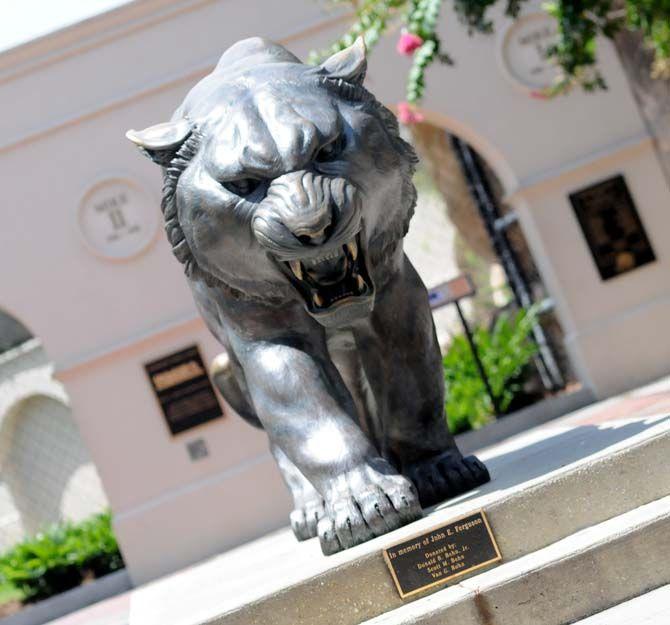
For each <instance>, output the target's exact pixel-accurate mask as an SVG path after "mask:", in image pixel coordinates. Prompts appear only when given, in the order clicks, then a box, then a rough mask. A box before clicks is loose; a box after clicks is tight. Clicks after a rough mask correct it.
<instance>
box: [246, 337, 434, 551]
mask: <svg viewBox="0 0 670 625" xmlns="http://www.w3.org/2000/svg"><path fill="white" fill-rule="evenodd" d="M235 348H236V351H237V353H238V357H239V358H240V362H241V363H242V366H243V368H244V371H245V376H246V379H247V383H248V387H249V391H250V394H251V397H252V400H253V404H254V407H255V409H256V413H257V415H258V417H259V419H260V420H261V422H262V424H263V427H264V428H265V430H266V431H267V432H268V435H269V437H270V440H271V443H272V446H273V447H275V448H277V449H278V450H280V452H281V454H283V455H285V456H286V458H287V459H289V460H290V462H291V463H292V464H293V465H294V466H295V467H296V468H297V469H298V470H299V472H300V474H301V475H302V476H304V477H305V478H306V479H307V481H308V482H309V483H310V484H312V485H313V486H314V488H315V490H316V491H317V492H318V493H319V494H320V495H321V497H322V498H323V501H324V503H325V506H324V515H323V516H322V517H321V518H320V519H319V521H318V524H317V532H318V535H319V540H320V542H321V548H322V550H323V552H324V553H325V554H331V553H335V552H337V551H341V550H342V549H347V548H349V547H353V546H354V545H357V544H359V543H362V542H365V541H366V540H369V539H371V538H374V537H375V536H380V535H381V534H384V533H386V532H389V531H391V530H394V529H396V528H398V527H400V526H402V525H405V524H407V523H410V522H412V521H414V520H416V519H417V518H419V517H421V515H422V512H421V507H420V506H419V499H418V494H417V491H416V489H415V488H414V486H413V484H412V483H411V482H410V481H409V480H408V479H406V478H405V477H403V476H402V475H400V474H399V473H398V472H397V471H396V470H395V469H394V468H393V467H392V466H391V465H390V464H389V463H388V462H387V461H386V460H384V459H383V458H381V457H380V455H379V453H378V452H377V450H376V449H375V448H374V447H373V445H372V444H371V443H370V441H369V440H368V439H367V438H366V436H365V435H364V434H363V432H362V431H361V429H360V428H359V426H358V424H357V422H356V421H357V420H356V412H355V407H354V403H353V400H352V398H351V396H350V394H349V392H348V390H347V389H346V387H345V385H344V383H343V381H342V378H341V377H340V375H339V373H338V372H337V369H336V368H335V366H334V365H333V364H332V362H331V361H330V359H329V357H328V353H327V350H326V346H325V341H321V340H317V339H314V338H313V337H311V338H310V339H309V340H307V341H305V340H304V338H303V339H298V338H296V337H295V336H293V337H291V338H290V339H289V338H286V339H283V340H278V339H275V340H273V341H257V342H247V341H240V340H237V341H236V345H235Z"/></svg>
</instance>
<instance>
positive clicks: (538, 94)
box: [530, 91, 549, 100]
mask: <svg viewBox="0 0 670 625" xmlns="http://www.w3.org/2000/svg"><path fill="white" fill-rule="evenodd" d="M530 97H531V98H535V99H536V100H548V99H549V95H548V94H547V93H546V92H544V91H531V92H530Z"/></svg>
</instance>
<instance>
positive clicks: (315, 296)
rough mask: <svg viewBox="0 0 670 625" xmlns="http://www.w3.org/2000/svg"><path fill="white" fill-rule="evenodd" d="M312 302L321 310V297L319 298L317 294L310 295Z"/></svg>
mask: <svg viewBox="0 0 670 625" xmlns="http://www.w3.org/2000/svg"><path fill="white" fill-rule="evenodd" d="M312 301H313V302H314V303H315V304H316V305H317V306H318V307H319V308H321V307H322V306H323V297H321V296H320V295H319V294H318V293H312Z"/></svg>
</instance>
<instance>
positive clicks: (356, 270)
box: [281, 232, 374, 319]
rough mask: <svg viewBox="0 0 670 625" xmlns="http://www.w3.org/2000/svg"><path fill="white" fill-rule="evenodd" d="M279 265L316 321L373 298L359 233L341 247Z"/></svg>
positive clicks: (330, 248)
mask: <svg viewBox="0 0 670 625" xmlns="http://www.w3.org/2000/svg"><path fill="white" fill-rule="evenodd" d="M281 264H282V265H283V266H284V269H285V273H286V274H287V275H288V277H289V280H290V281H291V283H292V284H293V286H294V287H295V288H296V289H297V290H298V292H299V293H300V295H301V296H302V297H303V299H304V300H305V303H306V305H307V310H308V312H309V313H310V314H311V315H313V316H314V317H316V318H317V319H320V318H321V317H323V316H327V315H328V314H330V313H332V312H334V311H335V310H336V309H339V308H344V307H348V306H352V305H355V304H361V303H364V302H365V303H366V304H367V302H369V301H370V300H371V299H372V297H373V295H374V285H373V282H372V280H371V278H370V274H369V272H368V268H367V264H366V259H365V250H364V249H363V246H362V245H361V236H360V232H359V233H358V234H357V235H356V236H355V237H354V238H353V239H351V240H350V241H349V242H348V243H346V244H344V245H341V246H339V247H329V248H326V249H325V250H324V251H323V253H321V254H319V253H318V252H316V253H315V255H313V256H309V257H303V258H296V259H294V260H289V261H283V262H282V263H281ZM366 307H367V306H366Z"/></svg>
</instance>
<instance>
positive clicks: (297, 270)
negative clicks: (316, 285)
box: [289, 260, 302, 280]
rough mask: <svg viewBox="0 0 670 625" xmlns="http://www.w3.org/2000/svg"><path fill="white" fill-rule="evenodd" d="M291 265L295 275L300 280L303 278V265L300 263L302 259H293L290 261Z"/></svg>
mask: <svg viewBox="0 0 670 625" xmlns="http://www.w3.org/2000/svg"><path fill="white" fill-rule="evenodd" d="M289 265H290V267H291V271H292V272H293V275H295V277H296V278H298V280H302V265H301V264H300V261H299V260H292V261H290V262H289Z"/></svg>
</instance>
